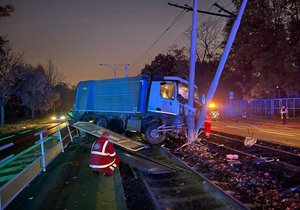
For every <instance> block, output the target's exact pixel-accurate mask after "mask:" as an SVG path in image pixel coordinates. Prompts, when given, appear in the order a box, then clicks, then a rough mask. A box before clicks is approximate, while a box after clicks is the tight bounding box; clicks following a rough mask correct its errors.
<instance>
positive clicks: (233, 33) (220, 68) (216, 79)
mask: <svg viewBox="0 0 300 210" xmlns="http://www.w3.org/2000/svg"><path fill="white" fill-rule="evenodd" d="M246 5H247V0H243V2H242V5H241V7H240V10H239V13H238V15H237V17H236V19H235V21H234V24H233V27H232V29H231V32H230V35H229V38H228V40H227V43H226V46H225V49H224V52H223V55H222V58H221V61H220V63H219V66H218V69H217V72H216V74H215V77H214V79H213V81H212V83H211V85H210V88H209V91H208V94H207V102H206V104H209V103H210V102H211V101H212V99H213V97H214V94H215V92H216V89H217V87H218V84H219V80H220V77H221V74H222V72H223V69H224V66H225V63H226V60H227V58H228V55H229V52H230V49H231V46H232V44H233V41H234V39H235V36H236V33H237V31H238V29H239V26H240V23H241V20H242V16H243V14H244V11H245V8H246ZM189 96H190V95H189ZM207 110H208V107H207V106H206V105H205V106H204V108H203V111H202V112H201V115H200V118H199V120H198V123H197V127H196V133H195V135H196V134H198V133H199V130H200V129H201V128H203V123H204V119H205V116H206V113H207Z"/></svg>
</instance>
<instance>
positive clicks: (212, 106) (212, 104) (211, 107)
mask: <svg viewBox="0 0 300 210" xmlns="http://www.w3.org/2000/svg"><path fill="white" fill-rule="evenodd" d="M208 107H209V108H210V109H213V108H216V104H215V103H210V104H209V105H208Z"/></svg>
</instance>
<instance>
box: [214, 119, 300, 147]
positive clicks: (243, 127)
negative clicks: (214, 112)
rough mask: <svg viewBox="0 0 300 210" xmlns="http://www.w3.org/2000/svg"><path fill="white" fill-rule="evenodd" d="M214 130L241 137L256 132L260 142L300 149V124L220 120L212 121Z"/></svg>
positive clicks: (255, 134) (255, 135)
mask: <svg viewBox="0 0 300 210" xmlns="http://www.w3.org/2000/svg"><path fill="white" fill-rule="evenodd" d="M212 130H215V131H220V132H224V133H230V134H235V135H240V136H245V137H246V136H249V132H248V130H249V131H250V132H251V133H252V132H254V137H256V138H257V139H259V140H265V141H270V142H274V143H280V144H284V145H289V146H294V147H298V148H300V123H297V122H293V123H290V124H287V125H282V124H281V122H280V121H268V120H264V121H260V120H248V121H247V120H219V121H212Z"/></svg>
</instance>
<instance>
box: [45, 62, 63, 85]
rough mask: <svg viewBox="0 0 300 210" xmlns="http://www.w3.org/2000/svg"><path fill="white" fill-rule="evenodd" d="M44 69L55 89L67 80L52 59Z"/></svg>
mask: <svg viewBox="0 0 300 210" xmlns="http://www.w3.org/2000/svg"><path fill="white" fill-rule="evenodd" d="M44 69H45V75H46V78H47V80H48V82H49V83H50V84H51V85H52V86H53V87H55V86H56V85H58V84H59V83H61V82H63V80H64V79H65V78H64V75H63V74H62V73H61V72H59V71H58V68H57V67H56V66H55V65H54V62H53V61H52V59H51V58H49V59H48V60H47V64H46V66H45V68H44Z"/></svg>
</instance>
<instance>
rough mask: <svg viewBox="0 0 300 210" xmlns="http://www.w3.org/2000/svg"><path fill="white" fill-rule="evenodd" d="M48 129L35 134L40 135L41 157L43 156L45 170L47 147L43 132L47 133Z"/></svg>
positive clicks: (44, 169) (44, 168) (44, 170)
mask: <svg viewBox="0 0 300 210" xmlns="http://www.w3.org/2000/svg"><path fill="white" fill-rule="evenodd" d="M46 131H47V130H42V131H40V132H38V133H36V134H34V136H38V135H39V136H40V144H41V153H42V155H41V158H42V169H43V172H46V161H45V147H44V138H43V133H45V132H46Z"/></svg>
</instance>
